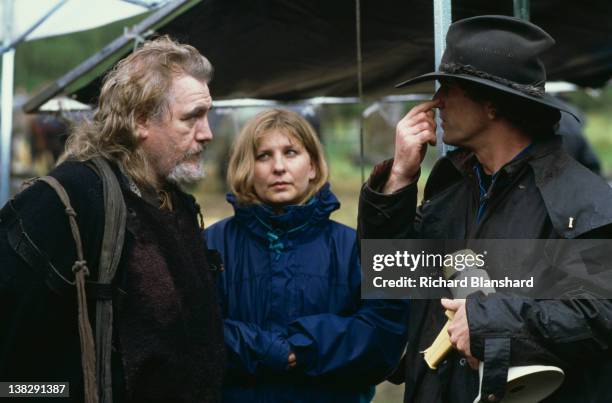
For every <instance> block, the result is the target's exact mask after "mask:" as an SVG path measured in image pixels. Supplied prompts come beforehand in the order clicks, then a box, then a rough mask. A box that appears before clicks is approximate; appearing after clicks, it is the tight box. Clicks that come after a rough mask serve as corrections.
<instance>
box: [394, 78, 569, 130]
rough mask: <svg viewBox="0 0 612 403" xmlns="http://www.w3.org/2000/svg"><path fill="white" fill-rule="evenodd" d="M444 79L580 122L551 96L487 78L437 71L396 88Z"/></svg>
mask: <svg viewBox="0 0 612 403" xmlns="http://www.w3.org/2000/svg"><path fill="white" fill-rule="evenodd" d="M444 78H454V79H460V80H465V81H470V82H473V83H477V84H482V85H485V86H487V87H491V88H495V89H497V90H500V91H502V92H505V93H507V94H511V95H516V96H518V97H521V98H524V99H526V100H529V101H533V102H537V103H539V104H541V105H544V106H548V107H550V108H553V109H557V110H559V111H561V112H565V113H567V114H569V115H571V116H573V117H574V119H576V120H577V121H578V122H580V118H579V117H578V116H576V115H575V114H574V113H573V112H572V111H570V110H569V109H568V108H566V107H565V106H563V105H562V104H561V103H560V102H558V101H557V99H556V98H554V97H552V96H550V95H544V96H543V97H536V96H533V95H529V94H525V93H523V92H521V91H519V90H515V89H514V88H511V87H508V86H506V85H504V84H500V83H497V82H495V81H491V80H487V79H486V78H481V77H475V76H471V75H469V74H453V73H443V72H438V71H435V72H433V73H427V74H423V75H421V76H418V77H414V78H411V79H410V80H406V81H403V82H401V83H399V84H396V85H395V88H402V87H408V86H410V85H413V84H418V83H422V82H425V81H433V80H440V79H444Z"/></svg>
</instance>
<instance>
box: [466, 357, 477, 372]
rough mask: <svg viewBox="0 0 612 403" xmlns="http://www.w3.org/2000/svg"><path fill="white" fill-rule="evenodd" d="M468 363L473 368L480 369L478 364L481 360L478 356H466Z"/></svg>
mask: <svg viewBox="0 0 612 403" xmlns="http://www.w3.org/2000/svg"><path fill="white" fill-rule="evenodd" d="M466 359H467V362H468V364H469V365H470V368H472V369H478V366H479V365H480V361H478V359H477V358H474V357H466Z"/></svg>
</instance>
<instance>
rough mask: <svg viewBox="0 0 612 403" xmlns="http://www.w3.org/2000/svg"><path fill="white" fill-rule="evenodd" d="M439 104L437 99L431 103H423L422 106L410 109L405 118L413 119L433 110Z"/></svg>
mask: <svg viewBox="0 0 612 403" xmlns="http://www.w3.org/2000/svg"><path fill="white" fill-rule="evenodd" d="M439 102H440V101H439V100H438V99H434V100H431V101H427V102H423V103H422V104H418V105H417V106H415V107H414V108H412V109H410V111H409V112H408V114H407V115H406V117H413V116H415V115H418V114H419V113H421V112H427V111H429V110H431V109H432V108H434V107H435V106H436V105H438V103H439Z"/></svg>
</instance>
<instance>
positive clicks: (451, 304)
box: [440, 298, 462, 311]
mask: <svg viewBox="0 0 612 403" xmlns="http://www.w3.org/2000/svg"><path fill="white" fill-rule="evenodd" d="M440 302H441V303H442V306H443V307H444V308H446V309H448V310H451V311H456V310H457V309H459V307H461V303H462V301H461V300H460V299H448V298H442V299H441V300H440Z"/></svg>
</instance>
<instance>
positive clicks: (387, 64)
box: [25, 0, 612, 112]
mask: <svg viewBox="0 0 612 403" xmlns="http://www.w3.org/2000/svg"><path fill="white" fill-rule="evenodd" d="M179 3H190V8H189V9H188V10H186V11H184V12H182V13H180V14H179V15H176V13H175V15H174V16H172V17H171V18H168V16H169V15H170V14H168V13H166V14H164V12H163V10H160V11H161V12H160V13H157V14H156V16H153V17H152V18H149V19H147V21H144V22H143V23H141V24H139V26H137V27H136V31H138V32H145V31H146V30H148V29H150V28H151V27H154V29H155V31H156V32H157V33H159V34H169V35H171V36H172V37H175V38H177V39H178V40H180V41H183V42H187V43H190V44H192V45H194V46H195V47H197V48H198V49H199V50H200V51H201V52H202V54H204V55H205V56H206V57H208V58H209V59H210V60H211V62H212V63H213V65H214V66H215V76H214V79H213V81H212V83H211V91H212V94H213V96H214V97H215V99H232V98H261V99H274V100H282V101H288V100H296V99H305V98H310V97H318V96H333V97H354V96H357V95H358V86H357V50H356V49H357V39H356V38H357V25H356V21H355V15H356V9H355V3H356V1H355V0H334V1H329V0H292V1H286V0H232V1H225V0H207V1H202V2H199V1H197V0H196V1H191V2H188V1H183V2H179ZM530 11H531V21H532V22H534V23H535V24H537V25H539V26H541V27H542V28H544V29H545V30H546V31H548V32H549V33H550V34H551V35H552V36H553V37H554V38H555V39H556V41H557V44H556V46H555V47H554V49H553V50H551V51H549V52H547V53H546V54H545V55H544V62H545V64H546V67H547V70H548V78H549V80H554V81H556V80H563V81H569V82H572V83H575V84H578V85H580V86H591V87H599V86H602V85H604V84H605V83H606V82H607V81H608V80H609V79H610V77H611V75H612V24H610V21H612V2H610V1H609V0H585V1H582V2H577V1H567V0H531V6H530ZM512 13H513V2H512V0H503V1H495V2H493V1H490V0H455V1H453V3H452V16H453V21H456V20H458V19H462V18H466V17H470V16H474V15H482V14H504V15H512ZM433 22H434V17H433V5H432V1H431V0H378V1H361V21H360V23H359V29H360V33H361V48H362V68H363V92H364V95H365V96H366V97H371V98H376V97H380V96H384V95H391V94H401V93H406V92H407V91H422V92H425V91H432V89H433V85H432V84H431V83H425V84H423V85H421V86H420V87H418V88H411V89H401V90H397V89H395V88H394V84H396V83H398V82H400V81H402V80H405V79H407V78H410V77H413V76H416V75H419V74H422V73H426V72H429V71H432V70H433V68H434V40H433ZM124 45H125V44H124ZM109 46H110V45H109ZM117 47H118V48H117V49H115V50H118V49H120V48H121V47H120V46H119V44H117ZM121 49H122V50H121V51H120V52H119V51H118V52H117V53H120V56H123V55H125V53H126V52H128V51H129V50H130V49H131V48H130V47H126V46H123V48H121ZM104 51H106V54H112V52H110V49H109V47H107V48H105V50H103V51H102V52H104ZM102 52H101V53H100V54H98V55H94V56H93V57H92V58H91V59H90V60H88V61H86V62H84V64H86V63H88V62H89V63H90V64H94V65H96V66H98V68H97V69H96V72H95V73H92V72H91V71H87V69H83V68H81V72H80V73H79V67H82V66H79V67H77V68H76V69H75V70H74V71H72V72H69V73H68V74H67V75H66V76H64V77H62V78H60V79H59V80H57V81H56V82H55V83H53V84H52V85H51V86H50V87H49V88H48V89H47V90H46V91H43V92H42V93H41V94H38V95H36V96H35V97H33V98H32V99H31V100H30V101H29V102H28V103H27V104H26V106H25V109H26V111H29V112H32V111H35V110H36V109H37V108H38V107H39V106H40V105H41V104H42V103H44V102H45V101H46V100H48V99H49V98H50V97H52V96H53V95H56V94H57V93H60V92H63V93H66V94H74V95H75V96H76V99H77V100H78V101H81V102H84V103H95V100H96V97H97V94H98V90H99V87H100V82H101V77H102V76H103V73H104V71H105V70H106V69H107V68H108V67H109V65H110V64H111V63H109V60H110V59H109V57H107V56H105V54H104V53H102ZM117 53H116V54H115V56H114V60H112V61H113V62H114V61H115V60H116V59H117ZM100 66H104V67H105V68H100ZM50 88H53V91H50V90H49V89H50ZM53 92H55V93H54V94H52V93H53Z"/></svg>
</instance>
